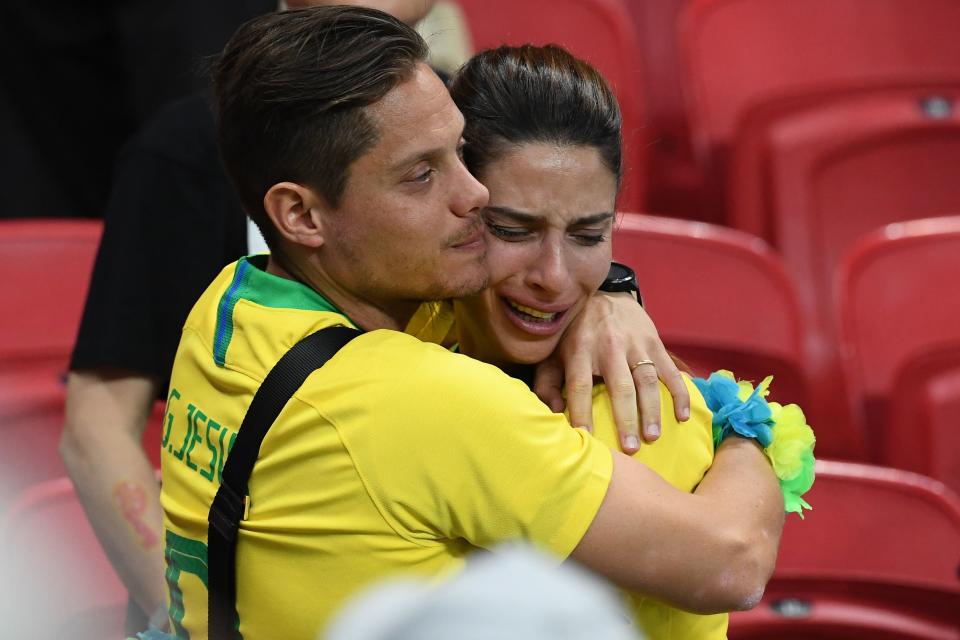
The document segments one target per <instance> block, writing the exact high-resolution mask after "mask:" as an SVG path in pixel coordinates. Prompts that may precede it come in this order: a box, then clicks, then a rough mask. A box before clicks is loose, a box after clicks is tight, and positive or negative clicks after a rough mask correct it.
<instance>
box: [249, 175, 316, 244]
mask: <svg viewBox="0 0 960 640" xmlns="http://www.w3.org/2000/svg"><path fill="white" fill-rule="evenodd" d="M324 207H326V204H325V203H324V201H323V199H322V198H320V197H319V196H318V195H317V194H316V193H314V191H313V189H311V188H309V187H305V186H303V185H302V184H297V183H295V182H278V183H277V184H275V185H273V186H272V187H270V189H269V190H268V191H267V193H266V195H265V196H263V209H264V211H266V213H267V216H268V217H269V218H270V220H271V222H272V223H273V226H274V228H275V229H276V230H277V233H278V234H279V235H280V237H282V238H283V239H284V240H286V241H287V242H292V243H294V244H299V245H302V246H305V247H310V248H312V249H316V248H317V247H320V246H321V245H322V244H323V225H322V224H321V219H322V216H321V213H322V209H323V208H324Z"/></svg>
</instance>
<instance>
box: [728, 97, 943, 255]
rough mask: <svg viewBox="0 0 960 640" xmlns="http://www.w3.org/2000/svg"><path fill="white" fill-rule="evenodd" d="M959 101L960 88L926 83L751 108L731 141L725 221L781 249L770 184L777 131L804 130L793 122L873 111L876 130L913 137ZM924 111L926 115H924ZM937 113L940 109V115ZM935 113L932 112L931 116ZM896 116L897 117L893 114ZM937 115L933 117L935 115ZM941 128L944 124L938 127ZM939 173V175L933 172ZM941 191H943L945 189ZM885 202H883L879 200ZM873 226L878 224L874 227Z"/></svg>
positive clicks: (846, 116)
mask: <svg viewBox="0 0 960 640" xmlns="http://www.w3.org/2000/svg"><path fill="white" fill-rule="evenodd" d="M958 101H960V84H954V85H943V84H940V85H938V84H926V85H916V86H904V87H894V88H889V89H868V90H860V91H856V90H847V91H830V92H827V93H825V94H824V93H811V94H809V95H806V96H802V97H798V98H792V99H787V100H778V101H772V102H769V103H767V104H764V105H762V106H760V107H757V108H754V109H750V110H748V111H747V112H746V113H745V114H744V115H743V117H742V119H741V120H740V125H739V126H738V127H737V132H736V134H735V135H734V138H733V143H732V144H733V147H732V149H731V153H730V163H729V172H728V174H727V184H726V185H725V188H724V190H725V193H726V194H727V198H728V215H727V220H728V222H729V224H730V225H731V226H733V227H734V228H737V229H741V230H743V231H746V232H748V233H753V234H755V235H758V236H760V237H761V238H764V239H765V240H767V241H768V242H769V243H771V244H773V245H777V244H778V242H780V241H781V240H782V239H781V238H778V237H777V236H778V232H780V231H782V230H781V229H780V227H779V226H778V224H777V220H776V218H777V214H776V213H775V212H773V211H772V210H771V209H772V208H773V205H774V196H775V194H774V193H773V187H772V185H771V184H770V180H771V169H770V165H771V163H772V157H771V154H772V151H773V150H772V149H771V147H772V140H771V139H772V137H773V132H775V131H777V130H778V129H784V128H789V127H791V126H801V125H796V124H792V123H797V122H811V121H813V120H814V119H823V120H826V119H828V118H831V117H834V118H848V117H850V114H852V113H854V112H856V113H858V114H859V113H868V112H869V113H872V114H873V115H871V116H869V117H871V118H873V120H874V122H875V126H876V128H877V131H878V132H879V131H880V130H881V129H882V128H883V127H884V126H886V127H887V128H889V129H890V130H891V135H893V130H895V129H896V130H897V131H901V129H900V127H902V133H904V134H905V135H907V136H910V135H915V129H916V128H917V127H916V123H918V122H919V123H920V128H921V129H922V128H923V124H927V125H930V124H933V123H935V122H936V121H937V120H938V119H948V118H949V117H950V116H949V113H948V111H942V109H943V108H944V107H947V108H949V107H952V106H953V105H955V104H957V102H958ZM924 107H926V111H927V112H924ZM937 109H941V111H940V112H937ZM884 112H885V113H886V114H887V115H888V116H893V117H892V118H890V119H889V120H888V121H887V122H886V123H885V124H884V123H883V122H882V120H879V121H878V116H879V114H881V113H884ZM931 112H932V113H931ZM894 114H895V115H894ZM931 116H934V117H931ZM938 124H940V125H942V124H943V123H942V122H941V123H938ZM935 175H936V174H935ZM941 190H942V189H941ZM876 199H878V200H879V199H881V198H876ZM870 226H874V225H873V223H872V222H871V223H870Z"/></svg>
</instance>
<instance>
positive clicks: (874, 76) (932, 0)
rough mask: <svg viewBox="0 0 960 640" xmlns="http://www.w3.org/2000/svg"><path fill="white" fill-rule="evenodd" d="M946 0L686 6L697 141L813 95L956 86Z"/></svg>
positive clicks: (684, 33)
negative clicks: (755, 112) (772, 106)
mask: <svg viewBox="0 0 960 640" xmlns="http://www.w3.org/2000/svg"><path fill="white" fill-rule="evenodd" d="M957 24H960V4H957V3H956V2H954V0H806V1H805V2H802V3H798V2H794V1H793V0H691V2H690V3H689V4H688V6H687V9H686V11H685V12H684V15H683V16H682V19H681V38H680V43H681V47H682V50H683V56H684V67H685V73H686V76H687V82H688V91H689V93H688V96H689V97H688V99H689V103H690V109H691V114H692V117H693V121H694V126H695V132H694V134H695V136H697V137H698V140H699V143H700V144H701V146H702V147H703V148H704V149H705V150H708V149H709V148H710V147H712V146H713V145H716V144H725V143H726V142H728V141H729V139H730V136H731V135H732V134H733V133H734V131H735V130H736V127H737V124H738V122H739V119H740V118H741V116H742V115H743V114H744V112H746V111H747V110H748V109H750V108H753V107H756V106H758V105H760V104H763V103H765V102H769V101H770V100H778V99H782V98H787V97H791V96H798V95H803V94H806V93H809V92H810V91H811V90H821V91H826V90H831V89H833V90H847V89H850V88H854V87H864V86H869V87H886V86H891V85H893V86H896V85H901V84H904V83H916V82H940V81H944V80H947V81H957V80H960V40H958V39H957V38H956V34H955V29H954V27H955V25H957Z"/></svg>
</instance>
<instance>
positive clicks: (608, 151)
mask: <svg viewBox="0 0 960 640" xmlns="http://www.w3.org/2000/svg"><path fill="white" fill-rule="evenodd" d="M451 93H452V95H453V98H454V101H455V102H456V103H457V106H458V107H459V108H460V110H461V111H462V112H463V114H464V117H465V118H466V128H465V131H464V138H465V140H466V146H465V148H464V159H465V162H466V164H467V167H468V168H469V169H470V171H471V172H472V173H473V174H474V175H475V176H476V177H477V178H478V179H479V180H480V181H481V182H482V183H483V184H484V185H486V186H487V188H488V189H489V191H490V202H489V205H488V206H487V207H486V209H485V210H484V211H483V213H482V216H483V220H484V222H485V224H486V227H487V230H488V261H489V263H490V269H491V281H490V285H489V287H488V289H486V290H485V291H484V292H483V293H481V294H478V295H476V296H473V297H471V298H467V299H463V300H459V301H457V302H456V303H455V304H454V312H455V315H456V323H457V331H458V333H459V342H460V350H461V351H462V352H463V353H464V354H466V355H469V356H471V357H474V358H477V359H480V360H483V361H486V362H490V363H492V364H496V365H498V366H499V367H501V368H503V369H504V370H507V371H508V372H510V373H511V374H513V375H515V376H516V377H519V378H522V379H526V380H529V370H530V369H529V366H530V365H533V364H535V363H538V362H540V361H542V360H544V359H545V358H547V357H548V356H549V355H550V354H551V353H552V352H553V351H554V349H555V347H556V345H557V343H558V341H559V338H560V335H561V334H562V333H563V331H564V329H565V328H566V327H567V325H568V324H569V323H570V321H571V319H572V318H573V317H574V316H576V314H577V313H578V312H579V310H580V309H581V308H582V307H583V304H584V302H585V301H586V299H587V298H588V297H589V296H590V295H591V294H593V293H594V292H595V291H596V290H597V288H598V287H599V286H600V284H601V283H602V281H603V280H604V277H605V276H606V275H607V272H608V268H609V264H610V258H611V236H612V232H613V229H614V224H615V205H616V196H617V189H618V186H619V182H620V176H621V173H622V166H621V155H620V142H621V139H620V114H619V110H618V107H617V103H616V100H615V98H614V96H613V94H612V92H611V91H610V89H609V87H608V86H607V85H606V83H605V82H604V80H603V78H602V77H601V76H600V74H599V73H598V72H597V71H596V70H594V69H593V68H592V67H590V66H589V65H588V64H587V63H585V62H583V61H580V60H577V59H576V58H574V57H573V56H571V55H570V54H569V53H567V52H566V51H564V50H563V49H561V48H559V47H555V46H546V47H533V46H529V45H527V46H523V47H519V48H510V47H501V48H499V49H496V50H490V51H485V52H482V53H480V54H478V55H477V56H475V57H474V58H473V59H471V60H470V61H469V62H468V63H467V64H466V65H465V66H464V67H463V68H462V69H461V70H460V71H459V72H458V74H457V75H456V77H455V78H454V80H453V84H452V87H451ZM639 366H646V365H645V364H640V365H639ZM651 370H652V367H651ZM650 373H651V374H652V375H655V374H654V373H653V371H651V372H650ZM686 383H687V385H688V388H689V390H690V395H691V419H690V422H688V423H687V424H684V425H678V424H677V423H676V421H675V419H674V418H673V416H672V411H671V407H672V404H671V403H670V397H669V394H668V393H667V392H666V390H665V389H664V388H662V387H661V396H662V397H661V401H662V405H661V406H662V407H663V408H664V410H663V412H662V416H661V419H662V421H663V430H662V435H661V438H660V440H659V441H658V442H656V443H654V444H652V445H644V446H643V447H641V449H640V450H639V452H638V453H636V454H634V457H636V458H638V459H640V460H641V461H643V462H644V463H645V464H647V465H648V466H650V467H651V468H653V469H654V470H655V471H657V472H658V473H659V474H660V475H661V476H663V477H664V478H665V479H667V480H668V481H669V482H670V483H671V484H673V485H674V486H675V487H677V488H679V489H682V490H684V491H688V492H689V491H693V490H694V489H695V488H696V487H697V485H698V484H699V483H700V481H701V480H702V479H703V478H704V475H705V474H706V472H707V470H708V469H709V467H710V465H711V463H712V461H713V458H714V436H713V433H712V431H713V429H712V425H711V421H712V413H711V411H710V410H709V409H708V408H707V405H706V404H705V403H704V399H703V397H702V396H701V394H700V393H699V392H698V391H697V390H696V389H695V388H694V386H693V383H692V381H691V380H690V379H689V378H687V379H686ZM705 388H706V387H705ZM594 428H595V436H596V437H598V438H601V439H602V440H604V441H605V443H606V444H607V445H608V446H610V447H611V448H614V449H616V448H618V447H619V443H618V440H617V434H616V429H615V427H614V424H613V416H612V412H611V406H610V402H609V399H608V396H607V394H606V392H605V389H604V388H603V387H602V386H600V385H598V386H597V387H596V388H595V389H594ZM629 600H630V606H631V608H632V610H633V612H634V615H635V619H636V622H637V624H638V625H639V626H640V627H642V628H643V630H644V631H645V632H646V634H647V635H649V636H650V637H651V638H723V637H725V634H726V627H727V615H726V614H716V615H696V614H692V613H687V612H684V611H680V610H679V609H675V608H672V607H669V606H667V605H665V604H662V603H659V602H657V601H655V600H652V599H650V598H644V597H642V596H639V595H634V594H631V595H630V596H629Z"/></svg>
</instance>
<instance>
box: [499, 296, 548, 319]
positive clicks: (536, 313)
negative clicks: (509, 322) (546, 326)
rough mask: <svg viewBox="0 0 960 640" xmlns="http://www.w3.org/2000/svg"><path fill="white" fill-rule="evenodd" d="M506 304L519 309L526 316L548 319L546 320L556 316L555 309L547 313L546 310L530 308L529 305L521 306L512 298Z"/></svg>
mask: <svg viewBox="0 0 960 640" xmlns="http://www.w3.org/2000/svg"><path fill="white" fill-rule="evenodd" d="M507 304H509V305H510V306H511V307H513V308H514V309H516V310H517V311H519V312H520V313H522V314H524V315H528V316H530V317H531V318H535V319H537V320H544V321H548V320H553V319H554V318H556V317H557V312H556V311H554V312H552V313H547V312H545V311H540V310H538V309H533V308H531V307H525V306H523V305H522V304H517V303H516V302H514V301H513V300H507Z"/></svg>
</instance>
